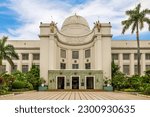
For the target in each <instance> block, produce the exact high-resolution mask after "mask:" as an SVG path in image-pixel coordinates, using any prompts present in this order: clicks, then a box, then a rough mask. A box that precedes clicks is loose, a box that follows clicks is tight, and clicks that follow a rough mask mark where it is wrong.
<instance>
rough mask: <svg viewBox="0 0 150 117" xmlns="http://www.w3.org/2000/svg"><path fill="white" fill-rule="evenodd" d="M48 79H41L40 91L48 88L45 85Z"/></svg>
mask: <svg viewBox="0 0 150 117" xmlns="http://www.w3.org/2000/svg"><path fill="white" fill-rule="evenodd" d="M45 83H46V81H45V80H44V78H41V79H40V86H39V88H38V90H39V91H45V90H47V89H48V88H47V86H46V85H45Z"/></svg>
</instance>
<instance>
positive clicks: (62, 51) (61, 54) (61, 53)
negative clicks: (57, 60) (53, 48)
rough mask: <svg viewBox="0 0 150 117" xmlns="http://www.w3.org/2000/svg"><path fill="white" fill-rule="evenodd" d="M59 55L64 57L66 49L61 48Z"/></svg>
mask: <svg viewBox="0 0 150 117" xmlns="http://www.w3.org/2000/svg"><path fill="white" fill-rule="evenodd" d="M60 56H61V58H66V50H63V49H61V50H60Z"/></svg>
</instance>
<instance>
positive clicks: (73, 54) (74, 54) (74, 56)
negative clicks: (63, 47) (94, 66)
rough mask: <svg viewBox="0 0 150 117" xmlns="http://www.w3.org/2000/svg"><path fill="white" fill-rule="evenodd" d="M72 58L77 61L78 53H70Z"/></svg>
mask: <svg viewBox="0 0 150 117" xmlns="http://www.w3.org/2000/svg"><path fill="white" fill-rule="evenodd" d="M72 58H73V59H79V51H72Z"/></svg>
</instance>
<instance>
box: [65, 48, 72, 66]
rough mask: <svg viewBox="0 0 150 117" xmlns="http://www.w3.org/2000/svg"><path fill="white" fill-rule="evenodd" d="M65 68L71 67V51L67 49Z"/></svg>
mask: <svg viewBox="0 0 150 117" xmlns="http://www.w3.org/2000/svg"><path fill="white" fill-rule="evenodd" d="M66 64H67V69H72V51H71V50H67V61H66Z"/></svg>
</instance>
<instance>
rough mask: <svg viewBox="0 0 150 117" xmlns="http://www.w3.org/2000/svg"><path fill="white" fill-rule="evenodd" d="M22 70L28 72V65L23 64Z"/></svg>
mask: <svg viewBox="0 0 150 117" xmlns="http://www.w3.org/2000/svg"><path fill="white" fill-rule="evenodd" d="M22 72H23V73H25V72H28V65H22Z"/></svg>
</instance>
